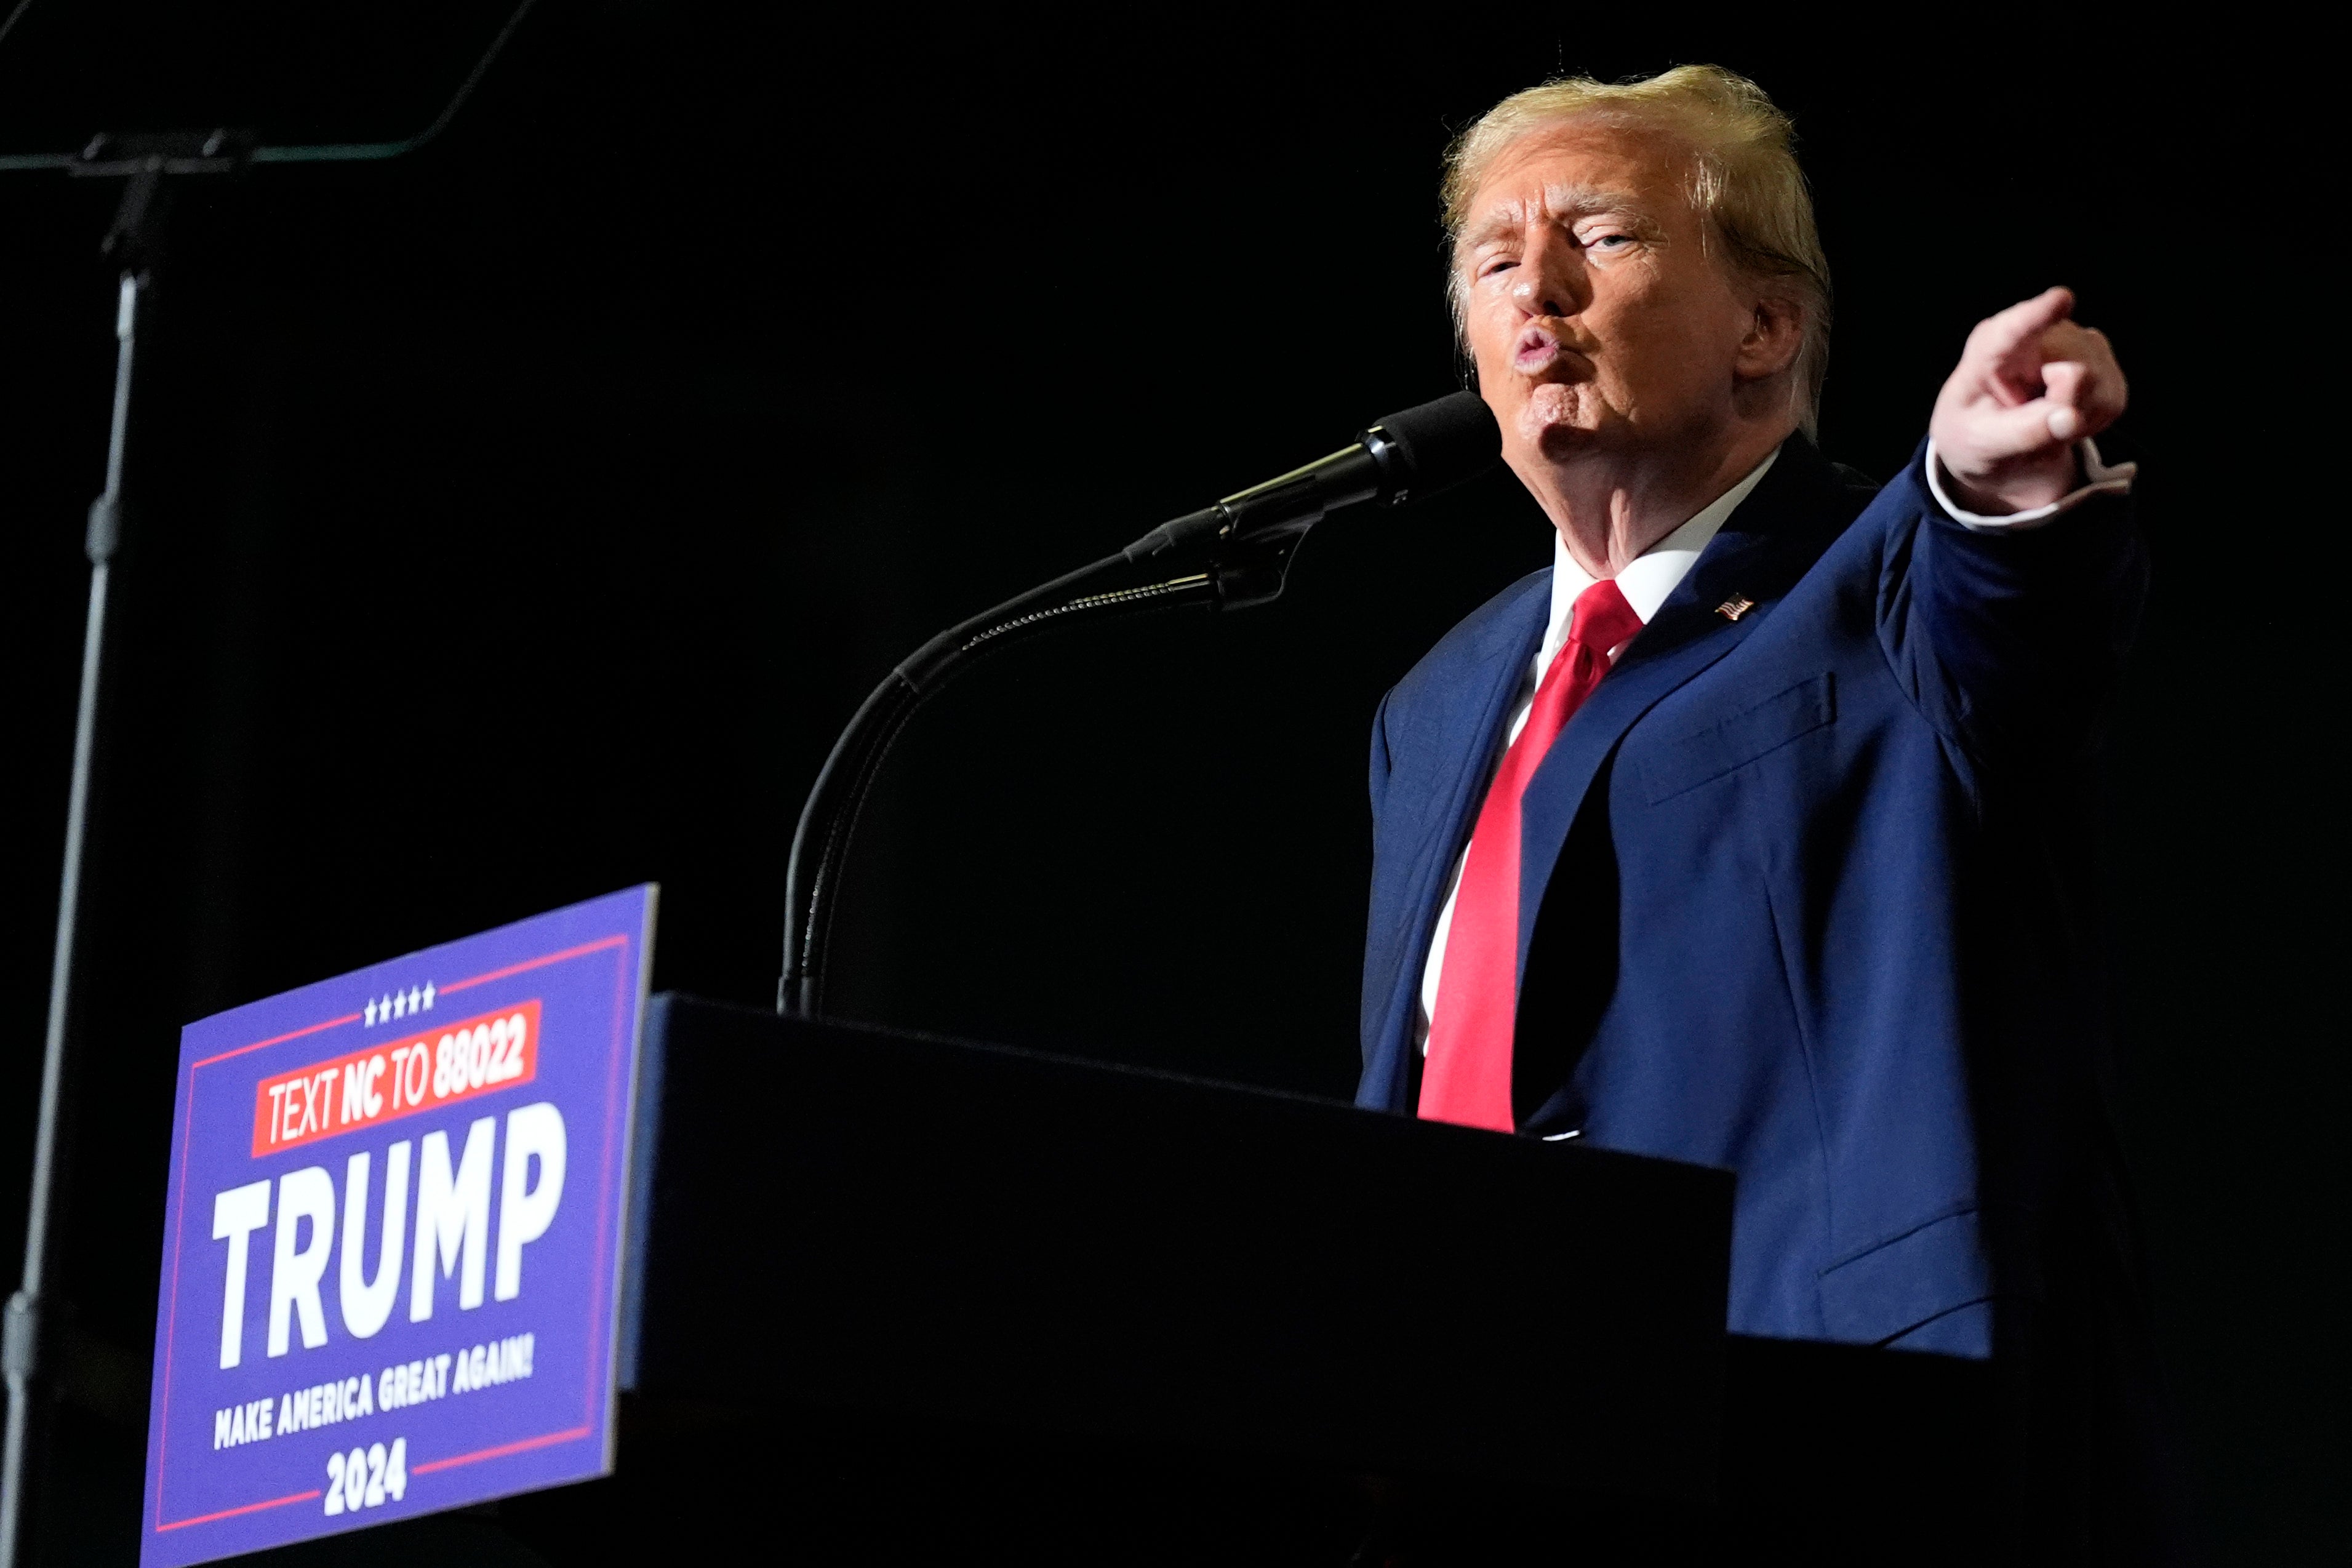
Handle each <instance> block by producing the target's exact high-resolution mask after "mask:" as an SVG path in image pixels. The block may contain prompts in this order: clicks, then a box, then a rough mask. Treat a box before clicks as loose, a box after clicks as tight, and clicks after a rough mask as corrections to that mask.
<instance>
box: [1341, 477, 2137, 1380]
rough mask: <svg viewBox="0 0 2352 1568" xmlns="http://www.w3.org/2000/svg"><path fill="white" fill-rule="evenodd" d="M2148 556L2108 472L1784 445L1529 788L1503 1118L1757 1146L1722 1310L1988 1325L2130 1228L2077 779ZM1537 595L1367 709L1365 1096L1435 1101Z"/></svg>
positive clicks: (1694, 1142) (2083, 773)
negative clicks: (2061, 500)
mask: <svg viewBox="0 0 2352 1568" xmlns="http://www.w3.org/2000/svg"><path fill="white" fill-rule="evenodd" d="M2144 578H2145V570H2144V565H2143V557H2142V555H2141V552H2140V546H2139V543H2138V541H2137V534H2136V531H2135V530H2134V528H2133V525H2132V521H2131V517H2130V508H2129V504H2128V502H2126V501H2125V500H2120V499H2099V500H2091V501H2089V502H2087V503H2085V504H2084V505H2083V506H2081V507H2078V508H2077V509H2076V510H2074V511H2073V512H2071V513H2069V514H2068V515H2066V516H2064V517H2063V518H2061V519H2058V520H2057V521H2054V522H2053V523H2052V524H2050V525H2048V526H2046V527H2043V528H2041V529H2037V530H2032V531H2022V532H2018V533H2014V534H2000V533H1971V532H1969V531H1967V530H1965V529H1962V528H1961V527H1959V526H1958V524H1957V523H1955V522H1953V521H1950V520H1949V519H1948V517H1946V516H1945V515H1944V513H1943V512H1942V510H1940V509H1939V508H1938V507H1937V505H1936V503H1935V501H1934V500H1933V498H1932V497H1931V496H1930V494H1929V493H1928V491H1927V485H1926V482H1925V479H1924V476H1923V473H1922V470H1921V468H1920V459H1919V458H1914V460H1913V461H1912V463H1911V465H1910V466H1909V467H1908V468H1906V470H1905V471H1904V472H1903V474H1902V475H1901V476H1900V477H1899V478H1897V479H1895V481H1894V482H1893V483H1891V484H1889V485H1887V486H1886V487H1885V488H1884V489H1876V490H1875V491H1874V489H1873V487H1872V486H1871V485H1870V484H1869V483H1868V482H1867V481H1865V480H1864V479H1861V477H1860V476H1859V475H1856V474H1854V473H1853V471H1852V470H1850V469H1843V468H1836V467H1833V466H1832V465H1831V464H1829V463H1828V462H1826V461H1824V460H1823V459H1822V457H1821V455H1820V454H1819V453H1818V452H1817V451H1816V450H1815V449H1814V448H1813V447H1812V446H1811V444H1810V443H1808V442H1807V441H1806V440H1805V439H1804V438H1803V437H1792V438H1791V439H1790V441H1789V443H1788V444H1787V446H1786V447H1783V448H1782V451H1781V454H1780V460H1779V461H1778V462H1776V463H1775V464H1774V465H1773V467H1772V468H1771V471H1770V472H1769V474H1767V475H1766V476H1765V478H1764V479H1763V480H1762V482H1761V483H1759V485H1758V487H1757V488H1756V489H1755V490H1754V491H1753V492H1752V493H1751V494H1750V495H1749V496H1748V499H1747V500H1745V501H1744V502H1742V503H1741V505H1740V507H1739V508H1738V510H1737V511H1736V512H1734V513H1733V514H1732V516H1731V518H1730V520H1729V521H1727V523H1726V524H1725V526H1724V527H1723V529H1722V530H1721V531H1719V532H1718V533H1717V535H1716V537H1715V539H1714V540H1713V542H1711V543H1710V544H1709V545H1708V546H1707V548H1706V552H1705V553H1703V554H1702V555H1701V556H1700V558H1699V560H1698V562H1697V563H1696V565H1695V566H1693V568H1692V569H1691V571H1690V573H1689V574H1687V575H1686V576H1685V578H1684V580H1683V582H1682V583H1681V584H1680V585H1679V586H1678V587H1677V588H1676V589H1675V593H1674V595H1672V596H1671V597H1670V598H1668V599H1667V601H1666V602H1665V604H1664V605H1663V606H1661V608H1660V609H1659V611H1658V614H1657V615H1656V616H1655V617H1654V618H1653V619H1652V620H1651V622H1650V623H1649V624H1648V625H1647V626H1645V627H1643V630H1642V632H1641V633H1640V634H1639V635H1638V636H1637V637H1635V638H1634V639H1633V643H1632V644H1631V645H1630V646H1629V647H1627V648H1626V649H1625V651H1624V652H1623V653H1622V655H1621V656H1620V657H1619V660H1618V663H1617V665H1616V667H1615V668H1613V669H1612V671H1611V672H1610V673H1609V675H1608V677H1607V678H1606V679H1603V680H1602V682H1601V685H1600V687H1599V688H1598V689H1596V690H1595V691H1594V693H1593V695H1592V696H1591V699H1590V700H1588V701H1587V702H1586V704H1585V706H1584V707H1583V708H1582V710H1580V711H1579V712H1578V713H1577V714H1576V715H1575V716H1574V717H1573V718H1572V719H1571V720H1570V722H1569V724H1568V726H1567V727H1566V729H1565V730H1564V731H1562V732H1561V734H1560V737H1559V740H1558V742H1555V744H1554V745H1553V747H1552V750H1551V752H1550V753H1549V755H1548V756H1547V757H1546V758H1545V760H1544V762H1543V763H1542V765H1541V766H1540V768H1539V769H1538V771H1537V773H1536V774H1535V776H1534V778H1533V779H1532V780H1531V781H1530V783H1529V784H1528V789H1527V793H1526V795H1525V797H1524V802H1523V807H1522V811H1523V824H1524V826H1523V841H1522V848H1521V878H1522V884H1521V900H1520V908H1521V921H1520V973H1521V995H1520V1005H1519V1016H1518V1026H1517V1045H1516V1049H1515V1060H1514V1079H1515V1083H1514V1100H1515V1102H1516V1111H1517V1119H1518V1122H1519V1127H1520V1130H1521V1131H1522V1132H1523V1133H1525V1134H1529V1135H1557V1134H1559V1133H1562V1132H1567V1131H1577V1132H1579V1133H1580V1142H1581V1143H1582V1144H1584V1145H1598V1146H1601V1147H1605V1148H1611V1149H1620V1150H1628V1151H1632V1152H1639V1153H1643V1154H1653V1155H1660V1156H1664V1157H1667V1158H1671V1159H1676V1160H1685V1161H1695V1162H1699V1163H1706V1164H1713V1165H1720V1166H1728V1167H1730V1168H1731V1169H1733V1170H1734V1171H1736V1172H1737V1173H1738V1199H1737V1209H1736V1216H1735V1222H1734V1239H1733V1243H1732V1268H1731V1292H1730V1302H1729V1327H1730V1329H1731V1330H1732V1331H1736V1332H1741V1333H1748V1334H1759V1335H1769V1336H1775V1337H1782V1338H1794V1339H1812V1340H1832V1341H1843V1342H1853V1343H1888V1342H1900V1343H1901V1344H1902V1345H1904V1346H1905V1347H1906V1348H1918V1349H1927V1350H1936V1351H1942V1352H1949V1353H1958V1354H1963V1355H1975V1356H1982V1355H1986V1354H1989V1353H1990V1346H1991V1331H1992V1321H1993V1316H1994V1314H1993V1311H1992V1307H1991V1303H1993V1301H1994V1300H1995V1299H1996V1298H1997V1297H1998V1298H2008V1297H2018V1298H2021V1299H2024V1300H2037V1299H2040V1298H2041V1297H2042V1294H2043V1292H2044V1291H2045V1290H2046V1289H2051V1288H2052V1286H2051V1280H2052V1275H2053V1268H2060V1269H2063V1268H2066V1267H2068V1266H2069V1262H2068V1260H2070V1259H2073V1258H2077V1257H2079V1256H2080V1254H2081V1252H2082V1249H2083V1244H2084V1238H2085V1237H2086V1236H2087V1237H2093V1238H2095V1240H2096V1241H2097V1242H2098V1243H2099V1244H2100V1247H2101V1249H2104V1250H2108V1251H2109V1255H2110V1257H2111V1258H2112V1257H2116V1256H2119V1255H2120V1254H2121V1253H2122V1252H2123V1251H2125V1250H2126V1240H2127V1237H2126V1234H2125V1233H2126V1226H2127V1215H2126V1210H2125V1206H2124V1202H2123V1199H2122V1196H2121V1186H2120V1182H2119V1179H2118V1177H2117V1175H2116V1162H2115V1159H2114V1155H2113V1149H2114V1145H2113V1142H2112V1139H2111V1137H2110V1135H2109V1131H2108V1128H2109V1123H2108V1121H2107V1112H2106V1109H2105V1106H2106V1097H2105V1091H2104V1072H2105V1067H2104V1058H2105V1051H2104V1043H2103V1042H2104V1035H2103V1028H2102V1024H2101V1007H2100V997H2099V991H2100V981H2099V979H2098V974H2097V963H2096V952H2095V949H2096V931H2095V921H2093V919H2092V918H2091V917H2090V915H2089V913H2088V911H2087V910H2086V903H2087V894H2088V891H2089V887H2090V883H2091V880H2092V879H2091V876H2090V871H2089V858H2090V857H2089V853H2088V850H2089V841H2090V833H2091V826H2092V822H2093V813H2092V811H2091V810H2090V809H2089V807H2090V799H2089V796H2090V788H2089V785H2090V783H2091V780H2090V773H2091V767H2090V764H2091V763H2092V762H2093V760H2094V755H2095V748H2096V744H2097V740H2098V733H2099V729H2100V723H2101V716H2102V712H2103V710H2104V709H2105V706H2106V703H2107V700H2108V699H2109V696H2110V694H2111V693H2112V691H2113V689H2114V687H2115V684H2116V678H2117V675H2118V672H2119V669H2120V667H2121V664H2122V660H2123V656H2124V652H2125V649H2126V645H2127V643H2128V641H2129V639H2130V636H2131V633H2132V630H2133V627H2134V624H2135V622H2136V620H2137V613H2138V606H2139V602H2140V598H2141V594H2142V589H2143V584H2144ZM1735 598H1744V599H1747V600H1750V601H1752V602H1753V606H1754V607H1753V608H1750V609H1748V610H1747V611H1745V612H1744V613H1742V614H1740V615H1738V616H1737V617H1736V618H1735V617H1733V616H1729V615H1727V614H1725V613H1723V612H1721V611H1719V610H1718V608H1717V606H1719V605H1726V604H1727V602H1729V601H1732V600H1734V599H1735ZM1549 608H1550V587H1549V573H1541V574H1537V575H1534V576H1531V577H1528V578H1527V579H1525V580H1524V581H1522V582H1520V583H1518V584H1515V585H1514V586H1513V587H1511V588H1509V589H1507V591H1505V592H1504V593H1503V594H1501V595H1498V596H1497V597H1496V598H1495V599H1494V600H1492V601H1491V602H1489V603H1488V604H1487V605H1485V606H1484V607H1483V608H1481V609H1480V610H1478V611H1477V612H1476V613H1475V614H1474V615H1473V616H1470V618H1469V619H1467V620H1465V621H1464V622H1463V623H1462V624H1461V625H1460V626H1456V627H1455V628H1454V630H1453V631H1452V632H1450V633H1449V634H1447V636H1446V637H1445V638H1444V641H1442V642H1440V643H1439V644H1438V646H1437V647H1435V648H1434V649H1433V651H1432V652H1431V653H1430V654H1429V655H1428V656H1427V657H1426V658H1423V660H1422V661H1421V663H1420V664H1419V665H1417V666H1416V667H1415V668H1413V669H1412V672H1411V673H1410V674H1409V675H1407V676H1406V677H1405V679H1403V680H1402V682H1400V683H1399V684H1398V685H1397V687H1396V688H1395V689H1393V690H1392V691H1391V692H1390V693H1389V695H1388V697H1387V698H1386V699H1385V700H1383V702H1382V703H1381V710H1380V713H1379V717H1378V718H1377V720H1376V721H1374V724H1373V728H1372V747H1371V798H1372V814H1373V821H1374V863H1373V873H1372V890H1371V914H1370V931H1369V937H1368V942H1367V945H1366V957H1365V965H1364V995H1363V1050H1364V1072H1363V1079H1362V1084H1361V1088H1360V1090H1359V1093H1358V1102H1359V1103H1360V1104H1362V1105H1365V1106H1369V1107H1373V1108H1377V1109H1381V1110H1391V1111H1398V1112H1402V1113H1405V1114H1410V1113H1411V1112H1412V1109H1413V1105H1414V1102H1415V1097H1416V1095H1417V1093H1418V1074H1419V1068H1420V1059H1419V1054H1418V1052H1417V1051H1416V1050H1415V1049H1414V1048H1413V1044H1412V1021H1413V1007H1414V1003H1415V992H1416V990H1417V988H1418V986H1419V984H1420V982H1421V975H1422V970H1423V964H1424V963H1425V961H1426V959H1427V955H1428V952H1429V942H1430V933H1431V930H1432V927H1433V924H1434V923H1435V920H1436V916H1437V912H1438V910H1439V907H1440V905H1441V903H1442V901H1443V900H1444V891H1445V887H1446V880H1447V877H1448V875H1449V873H1450V871H1451V869H1452V868H1453V866H1454V861H1455V859H1456V858H1457V857H1459V856H1460V854H1461V853H1462V850H1463V847H1464V845H1465V842H1466V840H1467V838H1468V835H1469V831H1470V827H1471V825H1472V823H1473V821H1474V819H1475V815H1476V812H1477V809H1478V805H1479V803H1480V801H1481V799H1482V797H1483V795H1484V794H1485V790H1486V782H1487V779H1488V777H1489V775H1490V774H1491V773H1492V771H1493V767H1494V763H1495V759H1496V752H1497V750H1498V747H1499V743H1500V737H1501V734H1502V729H1503V725H1504V723H1505V721H1506V720H1507V716H1508V713H1509V710H1510V708H1511V705H1512V700H1513V698H1514V697H1515V695H1516V694H1517V690H1518V688H1519V684H1520V680H1521V678H1522V676H1523V674H1524V672H1525V671H1526V669H1527V668H1528V661H1529V660H1530V658H1532V657H1533V655H1534V653H1535V650H1536V648H1537V646H1538V642H1539V640H1540V638H1541V637H1542V635H1543V632H1544V629H1545V623H1546V621H1547V619H1548V617H1549ZM1465 1135H1471V1134H1466V1133H1465ZM1480 1135H1490V1134H1480ZM1564 1157H1570V1156H1565V1155H1564ZM2108 1244H2112V1247H2109V1246H2108Z"/></svg>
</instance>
